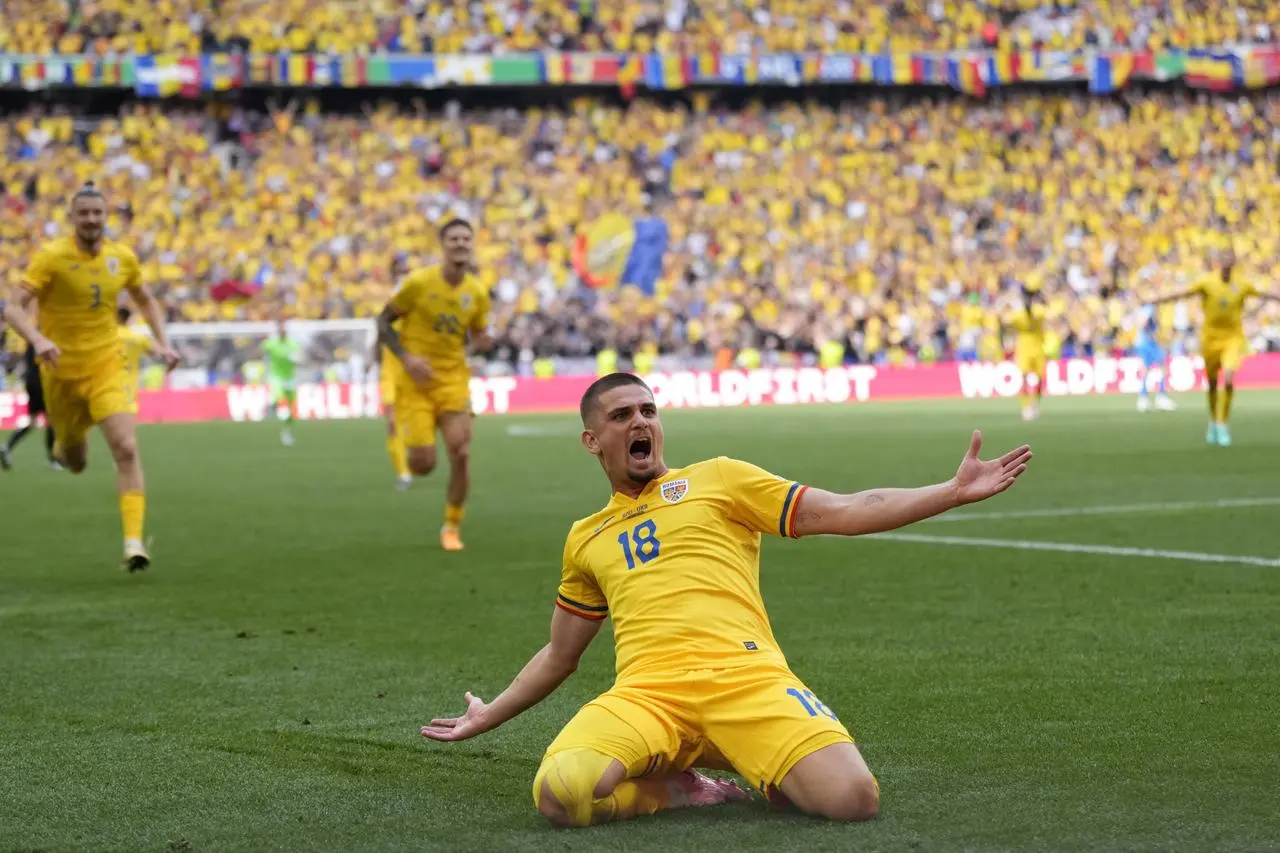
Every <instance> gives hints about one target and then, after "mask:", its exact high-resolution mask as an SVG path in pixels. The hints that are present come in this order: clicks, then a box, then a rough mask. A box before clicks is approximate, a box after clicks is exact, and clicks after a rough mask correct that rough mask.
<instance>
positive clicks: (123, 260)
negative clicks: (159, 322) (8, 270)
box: [22, 237, 141, 379]
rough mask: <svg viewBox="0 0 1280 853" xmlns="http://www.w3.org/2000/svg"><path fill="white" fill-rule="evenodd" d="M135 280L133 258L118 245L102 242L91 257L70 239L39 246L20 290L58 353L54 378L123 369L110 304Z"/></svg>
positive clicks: (113, 305)
mask: <svg viewBox="0 0 1280 853" xmlns="http://www.w3.org/2000/svg"><path fill="white" fill-rule="evenodd" d="M140 281H141V276H140V272H139V267H138V256H137V255H135V254H134V253H133V250H132V249H130V248H129V247H128V246H125V245H123V244H120V243H116V242H113V241H111V240H104V241H103V243H102V248H101V250H100V251H99V252H98V254H97V255H89V254H86V253H84V252H82V251H80V248H79V247H78V246H77V245H76V241H75V238H73V237H63V238H60V239H57V240H51V241H49V242H48V243H45V244H44V245H43V246H41V247H40V249H39V251H37V252H36V254H35V256H34V257H32V259H31V264H30V265H29V266H28V267H27V271H26V274H25V275H24V276H23V277H22V286H23V287H25V288H26V289H27V290H30V291H31V292H32V293H33V294H35V297H36V302H37V303H38V304H39V305H40V319H39V322H40V331H41V333H43V334H44V336H45V337H47V338H48V339H49V340H51V341H53V342H54V344H56V345H57V347H58V349H59V351H60V352H61V355H60V357H59V359H58V365H57V367H55V368H52V374H53V375H54V376H56V377H58V378H63V379H79V378H84V377H86V376H92V375H95V374H97V373H100V372H103V371H110V370H118V369H121V368H122V367H123V362H122V361H121V358H120V332H119V329H118V326H117V321H116V302H117V300H118V299H119V297H120V291H121V290H125V289H128V290H134V289H136V288H137V287H138V286H139V282H140Z"/></svg>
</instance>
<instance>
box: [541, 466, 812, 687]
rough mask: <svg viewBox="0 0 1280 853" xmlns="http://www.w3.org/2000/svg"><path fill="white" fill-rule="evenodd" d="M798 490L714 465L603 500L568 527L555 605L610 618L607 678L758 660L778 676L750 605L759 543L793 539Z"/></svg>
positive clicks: (758, 611)
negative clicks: (613, 659)
mask: <svg viewBox="0 0 1280 853" xmlns="http://www.w3.org/2000/svg"><path fill="white" fill-rule="evenodd" d="M804 490H805V487H804V486H801V485H799V484H798V483H795V482H792V481H790V480H784V479H781V478H779V477H777V476H774V475H773V474H770V473H769V472H767V471H765V470H763V469H761V468H757V467H756V466H755V465H751V464H748V463H746V462H740V461H738V460H736V459H728V458H725V457H718V458H716V459H710V460H707V461H705V462H698V463H696V464H693V465H689V466H687V467H685V468H680V469H676V470H671V471H668V472H667V473H666V474H664V475H663V476H662V477H660V478H658V479H656V480H654V481H653V482H651V483H649V485H648V486H646V487H645V489H644V491H643V492H641V493H640V496H639V497H637V498H635V499H632V498H630V497H627V496H625V495H622V494H617V493H615V494H614V495H613V498H612V499H611V500H610V501H609V504H608V505H607V506H606V507H605V508H604V509H602V510H600V511H599V512H597V513H596V514H595V515H592V516H590V517H589V518H584V519H582V520H581V521H578V522H576V523H575V524H574V525H573V527H572V528H571V529H570V531H569V537H568V539H567V540H566V542H565V548H564V568H563V573H562V576H561V581H560V590H559V596H558V597H557V599H556V604H557V605H558V606H560V607H562V608H564V609H565V610H568V611H569V612H570V613H573V614H575V615H577V616H582V617H585V618H587V619H604V618H605V617H606V616H612V617H613V623H614V626H613V633H614V644H615V646H616V648H617V672H618V681H619V682H623V681H627V680H633V679H634V678H635V677H637V676H644V675H646V674H652V673H663V672H666V673H671V672H687V671H689V670H695V669H714V668H721V667H729V666H740V665H743V664H748V663H755V662H759V663H762V664H770V665H772V667H775V668H776V667H779V666H781V667H784V668H785V667H786V659H785V658H784V657H783V655H782V652H781V650H780V649H779V648H778V644H777V642H776V641H775V640H774V637H773V630H772V629H771V628H770V626H769V617H768V615H767V614H766V613H765V608H764V601H763V599H762V598H761V596H760V534H762V533H768V534H771V535H774V536H785V537H794V536H795V516H796V507H797V506H798V505H799V503H800V496H801V495H802V494H803V493H804Z"/></svg>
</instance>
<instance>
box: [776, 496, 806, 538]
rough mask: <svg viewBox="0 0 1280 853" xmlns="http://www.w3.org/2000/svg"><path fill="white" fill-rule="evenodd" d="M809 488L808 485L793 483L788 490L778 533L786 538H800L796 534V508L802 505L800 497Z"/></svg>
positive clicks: (779, 520)
mask: <svg viewBox="0 0 1280 853" xmlns="http://www.w3.org/2000/svg"><path fill="white" fill-rule="evenodd" d="M808 490H809V487H808V486H802V485H800V484H799V483H792V484H791V488H790V489H788V490H787V498H786V500H784V501H783V502H782V515H781V516H780V517H779V519H778V535H779V536H782V537H784V538H786V539H798V538H799V537H798V536H796V509H797V508H798V507H799V506H800V498H801V497H803V496H804V493H805V492H807V491H808Z"/></svg>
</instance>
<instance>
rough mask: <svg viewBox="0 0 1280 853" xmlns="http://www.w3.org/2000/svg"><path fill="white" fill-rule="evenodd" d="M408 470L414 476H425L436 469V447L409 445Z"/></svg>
mask: <svg viewBox="0 0 1280 853" xmlns="http://www.w3.org/2000/svg"><path fill="white" fill-rule="evenodd" d="M407 455H408V459H409V471H410V473H412V474H413V476H415V477H425V476H427V475H428V474H430V473H431V472H432V471H434V470H435V469H436V449H435V447H434V446H429V447H410V448H409V452H408V454H407Z"/></svg>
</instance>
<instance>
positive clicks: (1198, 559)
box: [871, 533, 1280, 568]
mask: <svg viewBox="0 0 1280 853" xmlns="http://www.w3.org/2000/svg"><path fill="white" fill-rule="evenodd" d="M871 538H873V539H887V540H889V541H891V542H916V543H920V544H924V545H967V546H969V547H973V548H1009V549H1013V550H1016V551H1062V552H1065V553H1068V554H1094V555H1102V556H1108V557H1146V558H1149V559H1155V560H1188V561H1191V562H1194V563H1238V564H1242V565H1246V566H1267V567H1268V568H1280V559H1273V558H1271V557H1249V556H1245V555H1236V554H1203V553H1201V552H1199V551H1164V550H1160V549H1158V548H1122V547H1119V546H1116V545H1083V544H1077V543H1074V542H1030V541H1027V540H1023V539H983V538H977V537H969V536H930V535H928V534H921V533H878V534H876V535H874V536H872V537H871Z"/></svg>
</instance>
